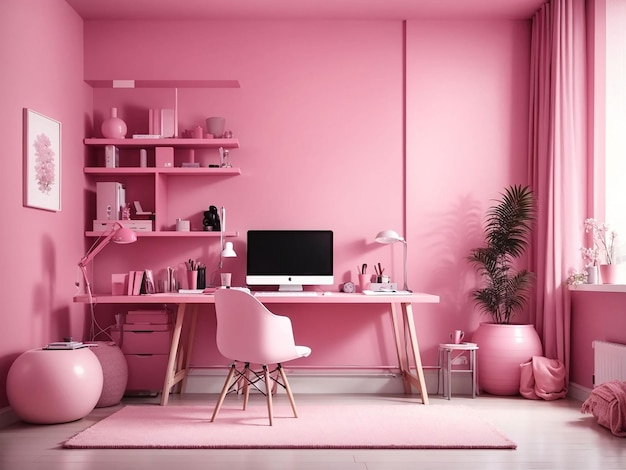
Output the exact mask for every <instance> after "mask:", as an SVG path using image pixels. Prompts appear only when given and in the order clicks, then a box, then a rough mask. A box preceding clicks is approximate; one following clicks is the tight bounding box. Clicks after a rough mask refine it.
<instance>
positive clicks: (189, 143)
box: [84, 138, 239, 149]
mask: <svg viewBox="0 0 626 470" xmlns="http://www.w3.org/2000/svg"><path fill="white" fill-rule="evenodd" d="M84 143H85V145H89V146H95V147H104V146H105V145H115V146H116V147H120V148H145V147H175V148H184V149H217V148H220V147H223V148H225V149H236V148H239V140H237V139H177V138H167V139H132V138H128V139H102V138H89V139H85V140H84Z"/></svg>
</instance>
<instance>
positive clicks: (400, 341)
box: [74, 292, 439, 405]
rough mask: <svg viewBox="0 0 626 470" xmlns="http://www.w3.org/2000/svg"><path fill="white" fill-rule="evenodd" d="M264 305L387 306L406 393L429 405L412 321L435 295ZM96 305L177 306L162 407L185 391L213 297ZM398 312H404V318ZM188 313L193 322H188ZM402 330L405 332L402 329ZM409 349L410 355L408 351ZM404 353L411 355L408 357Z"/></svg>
mask: <svg viewBox="0 0 626 470" xmlns="http://www.w3.org/2000/svg"><path fill="white" fill-rule="evenodd" d="M258 299H259V300H260V301H261V302H263V303H264V304H268V305H270V304H310V303H314V304H388V305H389V314H390V316H391V322H392V325H393V335H394V341H395V345H396V352H397V354H398V366H399V369H400V373H401V374H402V380H403V383H404V391H405V393H406V394H410V393H411V385H413V386H415V387H416V388H417V389H418V390H419V392H420V395H421V397H422V403H423V404H425V405H427V404H428V392H427V391H426V383H425V381H424V370H423V369H422V359H421V356H420V351H419V345H418V342H417V334H416V333H415V322H414V320H413V307H412V304H415V303H438V302H439V297H438V296H436V295H432V294H423V293H413V294H411V295H364V294H344V293H339V292H334V293H333V294H332V295H317V296H297V295H294V296H284V297H283V296H281V297H258ZM74 302H80V303H89V298H88V297H87V296H86V295H78V296H76V297H74ZM93 302H94V303H96V304H176V305H178V309H177V312H176V320H175V324H174V331H173V334H172V344H171V347H170V352H169V358H168V364H167V372H166V374H165V381H164V383H163V391H162V393H161V405H166V404H167V401H168V399H169V392H170V391H171V389H172V387H173V386H174V385H176V384H177V383H179V382H181V390H182V391H184V390H185V385H186V382H187V370H188V368H189V361H190V358H191V350H192V347H193V339H194V333H195V327H196V319H197V313H198V305H200V304H213V303H215V300H214V298H213V296H212V295H206V294H175V293H172V294H152V295H137V296H127V295H120V296H112V295H94V296H93ZM399 311H401V312H402V314H401V316H400V315H399ZM187 313H190V314H191V315H190V318H189V319H186V316H187ZM187 322H191V323H190V324H189V325H188V328H189V339H188V344H187V347H186V348H183V349H181V348H180V346H181V345H180V338H181V333H182V331H183V326H185V324H186V323H187ZM401 327H402V328H401ZM401 330H403V331H404V332H406V333H407V339H406V341H407V342H408V344H405V339H404V335H401V334H400V333H401ZM405 346H410V351H409V349H408V347H405ZM403 350H406V351H408V352H407V354H411V356H408V355H407V356H405V355H404V354H403V352H402V351H403ZM411 358H412V359H413V362H414V364H415V373H413V372H412V371H411V364H410V359H411Z"/></svg>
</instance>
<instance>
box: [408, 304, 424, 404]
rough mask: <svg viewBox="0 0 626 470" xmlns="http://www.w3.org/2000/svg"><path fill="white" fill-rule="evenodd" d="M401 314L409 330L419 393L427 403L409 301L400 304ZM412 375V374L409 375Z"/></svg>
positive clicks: (411, 308) (420, 358)
mask: <svg viewBox="0 0 626 470" xmlns="http://www.w3.org/2000/svg"><path fill="white" fill-rule="evenodd" d="M402 315H403V320H404V325H405V328H408V331H409V341H410V343H411V349H412V350H413V360H414V361H415V370H416V372H417V381H418V388H419V391H420V394H421V395H422V403H423V404H424V405H428V391H427V390H426V380H425V379H424V369H423V368H422V357H421V355H420V350H419V344H418V343H417V335H416V334H415V322H414V320H413V307H412V305H411V303H403V304H402ZM410 367H411V365H410V364H407V370H409V374H410ZM411 377H412V376H411Z"/></svg>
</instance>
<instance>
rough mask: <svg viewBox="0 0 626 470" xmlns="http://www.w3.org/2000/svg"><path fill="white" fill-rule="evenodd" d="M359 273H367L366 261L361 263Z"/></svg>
mask: <svg viewBox="0 0 626 470" xmlns="http://www.w3.org/2000/svg"><path fill="white" fill-rule="evenodd" d="M361 274H367V263H363V266H361Z"/></svg>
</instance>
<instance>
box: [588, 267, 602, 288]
mask: <svg viewBox="0 0 626 470" xmlns="http://www.w3.org/2000/svg"><path fill="white" fill-rule="evenodd" d="M599 283H600V276H599V274H598V267H597V266H589V267H587V284H599Z"/></svg>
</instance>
